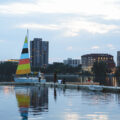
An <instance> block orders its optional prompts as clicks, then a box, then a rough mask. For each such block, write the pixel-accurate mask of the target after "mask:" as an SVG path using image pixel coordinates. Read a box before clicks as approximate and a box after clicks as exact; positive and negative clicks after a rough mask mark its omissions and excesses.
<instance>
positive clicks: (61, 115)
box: [0, 86, 120, 120]
mask: <svg viewBox="0 0 120 120" xmlns="http://www.w3.org/2000/svg"><path fill="white" fill-rule="evenodd" d="M48 89H49V90H48ZM48 94H49V95H48ZM48 100H49V105H48ZM48 106H49V107H48ZM48 108H49V110H48ZM18 110H19V111H18ZM119 110H120V94H114V93H104V92H91V91H84V90H79V91H77V90H74V89H62V88H46V87H15V88H14V87H11V86H4V87H3V86H2V87H0V117H1V120H33V119H34V120H40V119H41V120H119V117H120V115H119ZM6 113H7V115H6Z"/></svg>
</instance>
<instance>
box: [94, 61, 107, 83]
mask: <svg viewBox="0 0 120 120" xmlns="http://www.w3.org/2000/svg"><path fill="white" fill-rule="evenodd" d="M92 71H93V73H94V76H95V80H94V81H95V82H99V83H100V84H105V79H106V75H107V71H108V70H107V64H106V63H105V62H103V61H100V62H95V63H94V64H93V68H92Z"/></svg>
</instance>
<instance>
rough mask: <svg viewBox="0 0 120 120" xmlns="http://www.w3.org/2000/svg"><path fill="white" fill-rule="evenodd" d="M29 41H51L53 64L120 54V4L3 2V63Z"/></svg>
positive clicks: (98, 0)
mask: <svg viewBox="0 0 120 120" xmlns="http://www.w3.org/2000/svg"><path fill="white" fill-rule="evenodd" d="M27 28H29V40H32V39H33V38H34V37H40V38H42V39H43V40H44V41H49V57H50V59H49V61H50V62H53V61H62V60H63V59H67V58H81V55H83V54H88V53H109V54H112V55H113V56H114V59H115V61H116V55H117V51H118V50H120V0H0V60H6V59H14V58H17V59H19V57H20V53H21V49H22V45H23V42H24V38H25V35H26V29H27Z"/></svg>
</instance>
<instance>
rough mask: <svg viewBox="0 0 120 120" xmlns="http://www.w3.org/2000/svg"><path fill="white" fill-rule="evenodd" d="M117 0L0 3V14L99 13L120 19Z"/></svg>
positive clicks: (51, 0) (36, 0) (47, 0)
mask: <svg viewBox="0 0 120 120" xmlns="http://www.w3.org/2000/svg"><path fill="white" fill-rule="evenodd" d="M116 1H117V0H59V1H58V0H34V2H27V3H25V2H24V3H22V2H16V3H10V4H1V5H0V13H2V14H16V15H18V14H32V13H73V14H81V15H85V16H94V15H100V16H103V17H104V18H105V19H120V5H119V4H116Z"/></svg>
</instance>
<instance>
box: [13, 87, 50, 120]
mask: <svg viewBox="0 0 120 120" xmlns="http://www.w3.org/2000/svg"><path fill="white" fill-rule="evenodd" d="M15 92H16V98H17V102H18V107H19V112H20V114H21V117H22V120H27V119H28V109H29V108H30V109H31V110H30V111H31V113H32V114H34V115H35V114H36V113H37V114H38V113H39V112H43V111H47V110H48V88H45V87H29V88H25V87H23V88H20V89H19V88H18V87H16V88H15Z"/></svg>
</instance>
